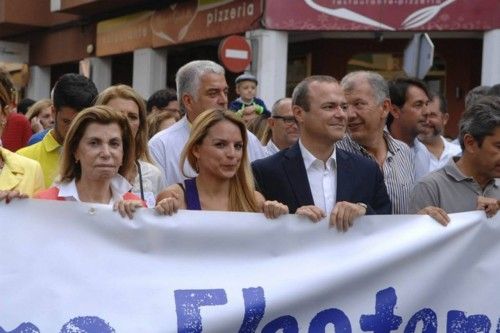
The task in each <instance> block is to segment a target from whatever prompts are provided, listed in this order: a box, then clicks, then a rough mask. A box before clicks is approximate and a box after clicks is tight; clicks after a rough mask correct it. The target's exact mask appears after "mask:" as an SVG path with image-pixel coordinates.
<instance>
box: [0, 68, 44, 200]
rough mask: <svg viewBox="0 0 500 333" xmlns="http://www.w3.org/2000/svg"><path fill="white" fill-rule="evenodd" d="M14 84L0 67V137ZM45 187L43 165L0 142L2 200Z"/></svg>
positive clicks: (10, 103) (5, 122) (0, 189)
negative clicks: (6, 147) (5, 146)
mask: <svg viewBox="0 0 500 333" xmlns="http://www.w3.org/2000/svg"><path fill="white" fill-rule="evenodd" d="M13 94H14V86H13V85H12V81H11V80H10V76H9V75H8V73H7V72H4V71H3V70H2V69H0V137H1V136H2V132H3V130H4V128H5V125H6V124H7V117H8V116H9V112H10V110H9V108H10V107H11V106H12V99H13ZM43 187H44V181H43V173H42V167H41V166H40V164H39V163H38V162H37V161H35V160H32V159H29V158H26V157H24V156H21V155H18V154H15V153H13V152H11V151H9V150H8V149H5V148H3V147H2V145H1V143H0V201H3V200H5V202H7V203H8V202H9V201H10V200H12V199H14V198H26V197H28V196H32V195H33V193H35V192H36V191H38V190H40V189H42V188H43Z"/></svg>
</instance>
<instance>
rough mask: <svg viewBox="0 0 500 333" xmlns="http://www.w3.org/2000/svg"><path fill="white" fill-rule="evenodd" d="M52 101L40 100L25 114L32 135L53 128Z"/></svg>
mask: <svg viewBox="0 0 500 333" xmlns="http://www.w3.org/2000/svg"><path fill="white" fill-rule="evenodd" d="M52 105H53V104H52V101H51V100H50V99H48V98H47V99H42V100H39V101H38V102H36V103H35V104H33V105H32V106H31V107H30V108H29V109H28V112H26V118H28V120H29V121H30V123H31V129H32V130H33V133H38V132H41V131H43V130H48V129H50V128H52V127H54V112H53V110H52Z"/></svg>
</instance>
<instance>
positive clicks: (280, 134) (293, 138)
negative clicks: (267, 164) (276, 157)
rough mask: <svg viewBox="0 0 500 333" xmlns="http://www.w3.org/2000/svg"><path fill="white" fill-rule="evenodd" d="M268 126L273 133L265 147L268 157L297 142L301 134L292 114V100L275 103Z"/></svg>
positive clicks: (285, 99) (284, 99)
mask: <svg viewBox="0 0 500 333" xmlns="http://www.w3.org/2000/svg"><path fill="white" fill-rule="evenodd" d="M267 126H268V127H269V130H270V131H271V138H270V139H269V142H268V143H267V145H266V147H265V149H266V155H267V156H271V155H273V154H275V153H277V152H279V151H280V150H283V149H285V148H288V147H290V146H291V145H293V144H294V143H295V142H297V140H298V139H299V135H300V132H299V127H298V125H297V121H296V120H295V116H294V115H293V112H292V99H291V98H288V97H285V98H281V99H279V100H277V101H276V102H275V103H274V105H273V109H272V111H271V117H270V118H269V119H267Z"/></svg>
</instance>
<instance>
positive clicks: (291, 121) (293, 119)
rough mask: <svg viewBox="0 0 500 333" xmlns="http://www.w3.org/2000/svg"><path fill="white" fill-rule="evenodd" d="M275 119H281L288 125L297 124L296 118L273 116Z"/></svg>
mask: <svg viewBox="0 0 500 333" xmlns="http://www.w3.org/2000/svg"><path fill="white" fill-rule="evenodd" d="M272 118H274V119H281V120H283V122H284V123H285V124H286V125H293V124H296V123H297V120H296V119H295V117H294V116H272Z"/></svg>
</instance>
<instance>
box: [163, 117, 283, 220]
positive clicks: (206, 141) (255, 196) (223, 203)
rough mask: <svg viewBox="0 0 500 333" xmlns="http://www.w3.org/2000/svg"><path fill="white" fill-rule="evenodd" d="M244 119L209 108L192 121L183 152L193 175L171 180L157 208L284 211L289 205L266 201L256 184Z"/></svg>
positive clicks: (269, 214) (270, 215)
mask: <svg viewBox="0 0 500 333" xmlns="http://www.w3.org/2000/svg"><path fill="white" fill-rule="evenodd" d="M247 144H248V139H247V131H246V127H245V124H244V123H243V122H242V121H241V119H239V118H238V117H237V116H235V115H234V113H233V112H231V111H228V110H207V111H205V112H203V113H202V114H201V115H200V116H198V117H197V118H196V120H195V121H194V122H193V127H192V129H191V134H190V136H189V140H188V142H187V143H186V146H185V147H184V150H183V152H182V155H181V161H180V164H181V170H183V166H184V163H185V161H186V160H187V161H188V162H189V164H190V165H191V167H192V168H193V169H194V170H196V172H198V176H197V177H196V178H191V179H187V180H185V182H184V183H179V184H173V185H170V186H169V187H167V188H166V189H165V190H164V191H162V192H161V193H160V194H159V195H158V197H157V205H156V210H157V211H158V212H159V213H160V214H167V215H171V214H173V213H175V212H177V210H178V209H191V210H218V211H235V212H263V213H264V214H265V215H266V217H268V218H276V217H278V216H280V215H283V214H288V207H287V206H285V205H283V204H281V203H279V202H277V201H266V200H265V199H264V197H263V196H262V194H260V193H259V192H257V191H256V190H255V185H254V180H253V176H252V173H251V171H250V164H249V161H248V157H247V151H246V150H247Z"/></svg>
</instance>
